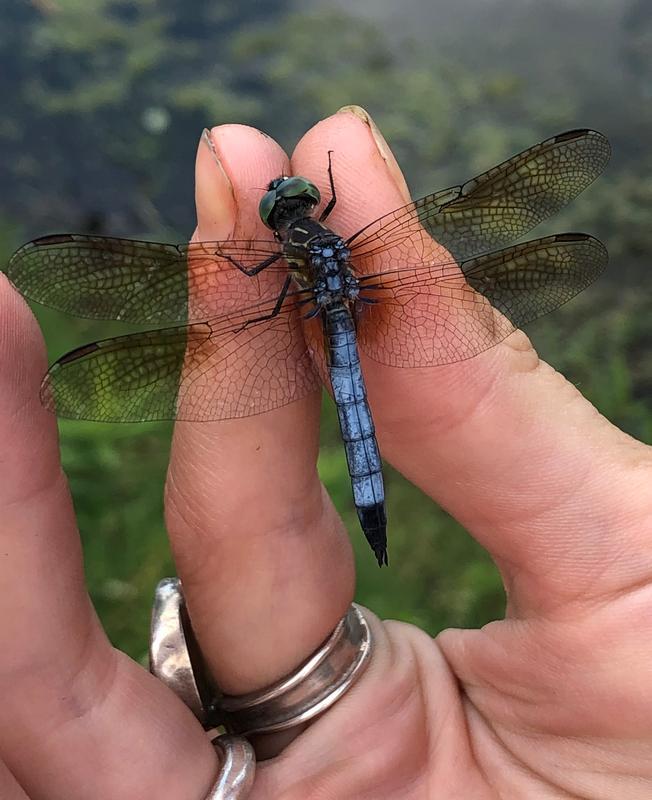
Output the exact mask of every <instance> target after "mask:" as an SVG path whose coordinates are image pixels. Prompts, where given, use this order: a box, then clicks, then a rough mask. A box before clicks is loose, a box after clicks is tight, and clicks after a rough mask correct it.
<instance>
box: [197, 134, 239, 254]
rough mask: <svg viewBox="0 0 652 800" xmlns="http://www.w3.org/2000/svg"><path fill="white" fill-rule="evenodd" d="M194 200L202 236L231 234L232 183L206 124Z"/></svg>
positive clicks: (200, 150)
mask: <svg viewBox="0 0 652 800" xmlns="http://www.w3.org/2000/svg"><path fill="white" fill-rule="evenodd" d="M206 156H208V158H207V157H206ZM195 202H196V205H197V226H198V229H199V234H200V238H203V239H207V238H211V239H213V238H214V239H226V238H228V237H229V236H230V235H231V232H232V230H233V226H234V224H235V215H236V208H235V195H234V192H233V184H232V183H231V179H230V178H229V176H228V173H227V171H226V169H225V168H224V165H223V164H222V161H221V159H220V157H219V153H218V149H217V146H216V143H215V139H214V136H213V133H212V132H211V131H210V130H208V129H207V128H205V129H204V130H203V131H202V135H201V144H200V148H199V151H198V153H197V167H196V176H195Z"/></svg>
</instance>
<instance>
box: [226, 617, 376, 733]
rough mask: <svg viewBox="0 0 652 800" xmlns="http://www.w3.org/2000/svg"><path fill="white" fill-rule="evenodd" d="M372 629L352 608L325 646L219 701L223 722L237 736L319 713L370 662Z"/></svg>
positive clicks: (273, 729)
mask: <svg viewBox="0 0 652 800" xmlns="http://www.w3.org/2000/svg"><path fill="white" fill-rule="evenodd" d="M371 648H372V638H371V630H370V628H369V625H368V623H367V620H366V619H365V618H364V615H363V614H362V611H361V610H360V608H359V607H358V606H356V605H355V603H354V604H352V605H351V606H350V607H349V610H348V611H347V612H346V614H345V615H344V617H343V618H342V619H341V620H340V621H339V622H338V624H337V626H336V627H335V630H334V631H333V633H332V634H331V635H330V636H329V637H328V639H327V640H326V641H325V642H324V644H323V645H322V646H321V647H320V648H319V650H317V651H316V652H315V653H313V655H312V656H310V658H309V659H308V660H307V661H305V662H304V663H303V664H302V665H301V666H300V667H298V668H297V669H296V670H295V671H294V672H292V673H290V675H287V676H286V677H285V678H282V679H281V680H280V681H278V683H275V684H274V685H273V686H270V687H269V688H267V689H263V690H261V691H259V692H252V693H251V694H245V695H238V696H227V695H223V696H222V697H221V698H220V700H219V709H220V711H221V712H222V714H223V715H224V716H223V724H224V725H225V726H226V727H227V728H228V729H229V730H231V731H234V732H235V733H239V734H241V735H242V736H250V735H251V734H254V733H273V732H276V731H284V730H287V729H288V728H293V727H295V726H297V725H301V724H302V723H305V722H308V721H309V720H312V719H314V718H315V717H317V716H319V715H320V714H323V713H324V711H326V710H327V709H329V708H330V707H331V706H332V705H333V704H334V703H336V702H337V701H338V700H339V699H340V697H342V695H343V694H344V693H345V692H346V691H347V690H348V689H350V688H351V686H353V684H354V683H355V681H356V680H357V679H358V678H359V677H360V675H361V674H362V673H363V672H364V670H365V669H366V667H367V665H368V663H369V659H370V658H371Z"/></svg>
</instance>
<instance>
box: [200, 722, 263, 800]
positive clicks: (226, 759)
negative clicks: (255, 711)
mask: <svg viewBox="0 0 652 800" xmlns="http://www.w3.org/2000/svg"><path fill="white" fill-rule="evenodd" d="M213 747H214V748H215V750H216V751H217V754H218V756H219V757H220V762H221V768H220V773H219V775H218V776H217V780H216V781H215V783H214V784H213V786H212V787H211V790H210V792H209V793H208V794H207V795H206V800H245V798H246V797H248V795H249V792H250V791H251V787H252V786H253V783H254V773H255V771H256V756H255V754H254V749H253V747H252V746H251V745H250V744H249V742H248V741H247V740H246V739H243V738H242V737H241V736H228V735H226V734H224V735H222V736H218V737H217V738H216V739H213Z"/></svg>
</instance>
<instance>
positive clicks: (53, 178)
mask: <svg viewBox="0 0 652 800" xmlns="http://www.w3.org/2000/svg"><path fill="white" fill-rule="evenodd" d="M397 9H398V4H396V3H392V2H389V0H387V1H381V0H373V2H372V0H358V2H355V0H354V1H353V2H351V1H350V0H349V2H346V3H345V2H343V1H342V2H336V0H333V1H332V2H330V3H329V2H319V1H318V0H314V1H313V2H307V0H303V2H299V0H237V2H236V0H221V1H220V2H219V3H216V2H214V0H139V2H128V1H127V0H0V12H1V13H0V96H1V97H2V110H1V111H0V152H1V153H2V157H1V158H0V186H1V189H2V190H1V191H0V255H1V256H2V259H3V261H4V260H5V259H6V257H8V255H9V254H10V252H11V251H12V250H13V249H14V248H15V247H16V246H18V245H19V244H21V243H22V242H23V241H25V240H27V239H30V238H33V237H34V236H39V235H44V234H46V233H51V232H62V231H66V232H67V231H80V232H100V233H104V234H114V235H122V236H132V237H140V238H152V239H161V240H168V241H183V240H184V239H187V238H188V237H189V236H190V234H191V233H192V230H193V226H194V206H193V163H194V157H195V150H196V146H197V142H198V139H199V136H200V133H201V131H202V129H203V128H204V127H206V126H212V125H215V124H220V123H225V122H244V123H248V124H250V125H255V126H257V127H259V128H262V129H263V130H264V131H266V132H267V133H269V134H270V135H271V136H273V137H274V138H275V139H277V140H278V141H279V142H280V143H281V144H282V145H283V146H284V147H285V148H286V149H287V150H288V151H290V152H291V150H292V148H293V146H294V144H295V142H296V141H297V140H298V138H299V137H300V136H301V135H302V133H303V132H304V131H305V130H306V129H307V128H308V127H310V126H311V125H313V124H314V123H315V122H316V121H318V120H319V119H320V118H322V117H324V116H327V115H329V114H331V113H333V112H334V111H336V110H337V109H338V108H339V107H340V106H342V105H345V104H349V103H356V104H360V105H362V106H364V107H365V108H366V109H367V110H368V111H369V112H370V114H371V115H372V116H373V118H374V119H375V121H376V122H377V123H378V125H379V126H380V128H381V130H382V131H383V133H384V135H385V137H386V139H387V141H388V142H389V144H390V146H391V147H392V148H393V150H394V152H395V153H396V156H397V158H398V160H399V162H400V164H401V165H402V167H403V169H404V171H405V175H406V177H407V179H408V182H409V184H410V187H411V189H412V191H413V195H414V196H419V195H421V194H425V193H428V192H431V191H434V190H436V189H440V188H444V187H446V186H449V185H452V184H456V183H459V182H462V181H464V180H466V179H467V178H470V177H472V176H473V175H475V174H477V173H478V172H480V171H483V170H485V169H487V168H489V167H491V166H493V165H495V164H497V163H499V162H500V161H502V160H503V159H504V158H506V157H508V156H510V155H512V154H513V153H515V152H517V151H519V150H521V149H523V148H525V147H527V146H529V145H531V144H534V143H535V142H537V141H539V140H541V139H544V138H546V137H548V136H550V135H553V134H555V133H558V132H561V131H563V130H566V129H570V128H575V127H593V128H597V129H599V130H601V131H603V132H604V133H605V134H607V135H608V137H609V138H610V140H611V142H612V145H613V148H614V156H613V159H612V162H611V164H610V166H609V167H608V170H607V173H606V174H605V176H604V177H603V178H601V179H600V180H599V181H598V182H597V183H596V184H594V185H593V186H592V187H590V188H589V189H588V190H587V192H586V193H585V194H584V195H583V196H581V197H580V198H579V200H578V201H577V202H575V203H574V204H573V206H572V208H570V209H568V210H567V211H565V212H564V214H563V215H560V216H559V217H558V218H557V219H555V220H554V221H553V223H552V224H550V225H548V226H547V227H546V229H545V230H544V229H542V230H541V234H543V233H544V232H545V231H546V230H548V231H550V230H556V231H562V230H583V231H587V232H590V233H593V234H595V235H596V236H598V237H599V238H601V239H602V240H603V241H604V242H605V243H606V244H607V246H608V248H609V251H610V254H611V265H610V269H609V272H608V274H607V275H606V276H605V277H603V278H602V279H601V280H600V281H599V282H598V284H597V285H595V286H594V287H592V288H591V289H589V290H588V291H586V292H585V293H583V294H582V295H581V296H580V297H578V298H577V299H576V300H574V301H573V302H572V303H570V304H569V305H568V306H566V307H564V308H563V309H561V310H560V311H557V312H556V313H555V314H554V315H553V317H552V318H549V319H544V320H542V321H540V322H538V323H536V325H532V326H530V328H529V329H528V333H529V334H530V335H531V336H532V338H533V340H534V342H535V344H536V346H537V348H538V349H539V351H540V352H541V354H542V356H543V357H544V358H546V359H547V360H549V361H550V362H551V363H552V364H554V365H555V366H556V367H557V368H558V369H560V370H561V371H562V372H564V374H565V375H566V376H567V377H568V378H569V379H570V380H571V381H572V382H574V383H575V384H577V385H578V386H579V387H580V389H581V391H582V392H583V393H584V394H585V395H586V396H587V397H589V398H590V400H591V401H592V402H593V403H595V404H596V405H597V407H598V408H599V409H600V410H601V411H602V412H603V413H604V414H605V415H606V416H607V417H608V418H609V419H611V420H612V421H613V422H614V423H616V424H617V425H619V426H620V427H622V428H624V429H625V430H627V431H628V432H630V433H631V434H632V435H633V436H636V437H638V438H640V439H642V440H644V441H647V442H650V443H652V404H651V403H650V398H651V397H652V314H651V311H652V295H651V292H650V289H651V288H652V283H651V281H650V277H649V274H650V259H651V257H652V3H650V1H649V0H402V3H401V4H400V11H399V10H397ZM35 311H36V313H37V315H38V317H39V319H40V321H41V323H42V326H43V330H44V334H45V337H46V341H47V343H48V349H49V352H50V355H51V356H52V357H53V358H54V357H57V356H59V355H61V354H62V352H64V351H65V350H67V349H70V348H72V347H74V346H76V345H78V344H81V343H84V342H87V341H91V340H93V339H96V338H99V337H100V336H102V335H105V333H106V332H107V328H106V326H101V325H99V324H98V323H92V322H89V321H82V320H73V319H68V318H65V317H63V316H62V315H59V314H56V313H54V312H47V311H45V310H43V309H35ZM116 328H117V326H116ZM323 416H324V423H323V433H322V437H323V447H322V451H321V458H320V471H321V474H322V477H323V480H324V481H325V483H326V485H327V487H328V489H329V491H330V492H331V495H332V496H333V498H334V501H335V503H336V504H337V506H338V508H339V509H341V512H342V514H343V516H344V518H345V520H346V522H347V524H348V526H349V529H350V531H351V533H352V539H353V541H354V544H355V547H356V552H357V557H358V565H359V588H358V599H359V600H360V601H361V602H363V603H365V604H368V605H370V606H371V607H372V608H373V609H374V610H375V611H376V612H377V613H379V614H380V615H381V616H391V617H395V618H400V619H405V620H410V621H413V622H416V623H417V624H419V625H422V626H424V627H425V628H426V629H427V630H429V631H430V632H432V633H436V632H437V631H438V630H440V629H441V628H443V627H447V626H480V625H482V624H484V623H485V622H487V621H489V620H491V619H495V618H497V617H500V616H501V615H502V613H503V607H504V597H503V591H502V587H501V584H500V580H499V578H498V575H497V573H496V571H495V569H494V567H493V565H492V564H491V562H490V560H489V558H488V557H487V555H486V554H485V553H484V552H483V551H482V550H481V549H480V548H479V547H478V546H477V545H476V544H475V543H474V542H473V540H472V539H471V538H470V537H469V535H468V534H467V533H466V532H465V531H464V530H463V529H461V528H460V527H459V526H458V525H457V524H456V523H455V522H454V521H453V520H452V519H450V518H449V517H448V516H447V515H446V514H445V513H443V512H442V511H441V510H440V509H438V508H437V506H436V505H435V504H434V503H432V502H431V501H429V500H428V499H426V498H425V497H423V496H422V495H421V494H420V493H419V492H418V491H417V490H416V489H414V488H413V487H411V486H410V485H409V484H407V482H406V481H404V480H403V479H402V478H401V476H400V475H398V474H396V473H395V472H392V470H391V469H389V468H388V470H387V478H388V495H389V518H390V521H391V522H390V536H391V541H390V563H391V566H390V568H389V569H384V570H382V571H381V570H379V569H378V568H377V566H376V564H375V560H374V558H373V555H372V554H371V552H370V551H369V549H368V548H367V546H366V543H365V542H364V541H363V537H362V535H361V534H360V531H359V529H358V525H357V519H356V516H355V512H354V511H353V508H352V505H351V500H350V485H349V479H348V475H347V472H346V467H345V461H344V454H343V450H342V447H341V444H340V441H339V434H338V431H337V423H336V418H335V415H334V413H333V409H332V407H331V405H330V402H328V401H325V403H324V415H323ZM170 432H171V426H170V425H166V424H155V425H154V424H148V425H100V424H95V423H71V422H62V423H61V444H62V451H63V459H64V465H65V468H66V471H67V473H68V475H69V477H70V481H71V484H72V491H73V495H74V500H75V504H76V508H77V513H78V517H79V525H80V530H81V535H82V537H83V540H84V546H85V557H86V567H87V573H88V579H89V583H90V587H91V592H92V595H93V599H94V601H95V603H96V605H97V608H98V611H99V613H100V615H101V617H102V619H103V621H104V623H105V625H106V627H107V629H108V631H109V634H110V636H111V638H112V640H113V642H114V643H115V644H116V645H117V646H119V647H122V648H124V649H126V650H127V651H128V652H129V653H131V654H132V655H133V656H134V657H136V658H142V657H143V656H144V653H145V647H146V642H147V629H148V624H149V610H150V604H151V598H152V592H153V589H154V586H155V584H156V582H157V580H158V579H159V578H160V577H161V576H164V575H170V574H173V572H174V567H173V565H172V562H171V559H170V555H169V550H168V546H167V542H166V538H165V533H164V527H163V513H162V487H163V481H164V477H165V470H166V459H167V455H168V447H169V440H170Z"/></svg>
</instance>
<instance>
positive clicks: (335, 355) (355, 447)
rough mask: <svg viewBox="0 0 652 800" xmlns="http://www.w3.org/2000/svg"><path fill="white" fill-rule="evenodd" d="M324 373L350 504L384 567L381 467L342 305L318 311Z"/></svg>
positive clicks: (352, 331) (352, 334)
mask: <svg viewBox="0 0 652 800" xmlns="http://www.w3.org/2000/svg"><path fill="white" fill-rule="evenodd" d="M324 329H325V333H326V339H327V344H328V354H329V372H330V379H331V385H332V388H333V398H334V400H335V404H336V406H337V415H338V418H339V421H340V429H341V431H342V439H343V440H344V450H345V452H346V460H347V462H348V465H349V474H350V476H351V486H352V488H353V501H354V503H355V507H356V510H357V512H358V518H359V520H360V524H361V526H362V529H363V531H364V534H365V536H366V537H367V541H368V542H369V544H370V545H371V547H372V549H373V551H374V553H375V554H376V558H377V559H378V563H379V564H380V565H382V564H386V563H387V534H386V528H387V516H386V513H385V487H384V485H383V475H382V464H381V460H380V453H379V451H378V443H377V442H376V433H375V429H374V423H373V419H372V417H371V410H370V408H369V404H368V402H367V390H366V387H365V383H364V378H363V376H362V370H361V368H360V357H359V354H358V347H357V343H356V337H355V326H354V323H353V319H352V318H351V314H350V312H349V310H348V308H347V307H346V306H345V305H344V304H338V305H336V306H334V307H330V308H328V307H326V308H324Z"/></svg>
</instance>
